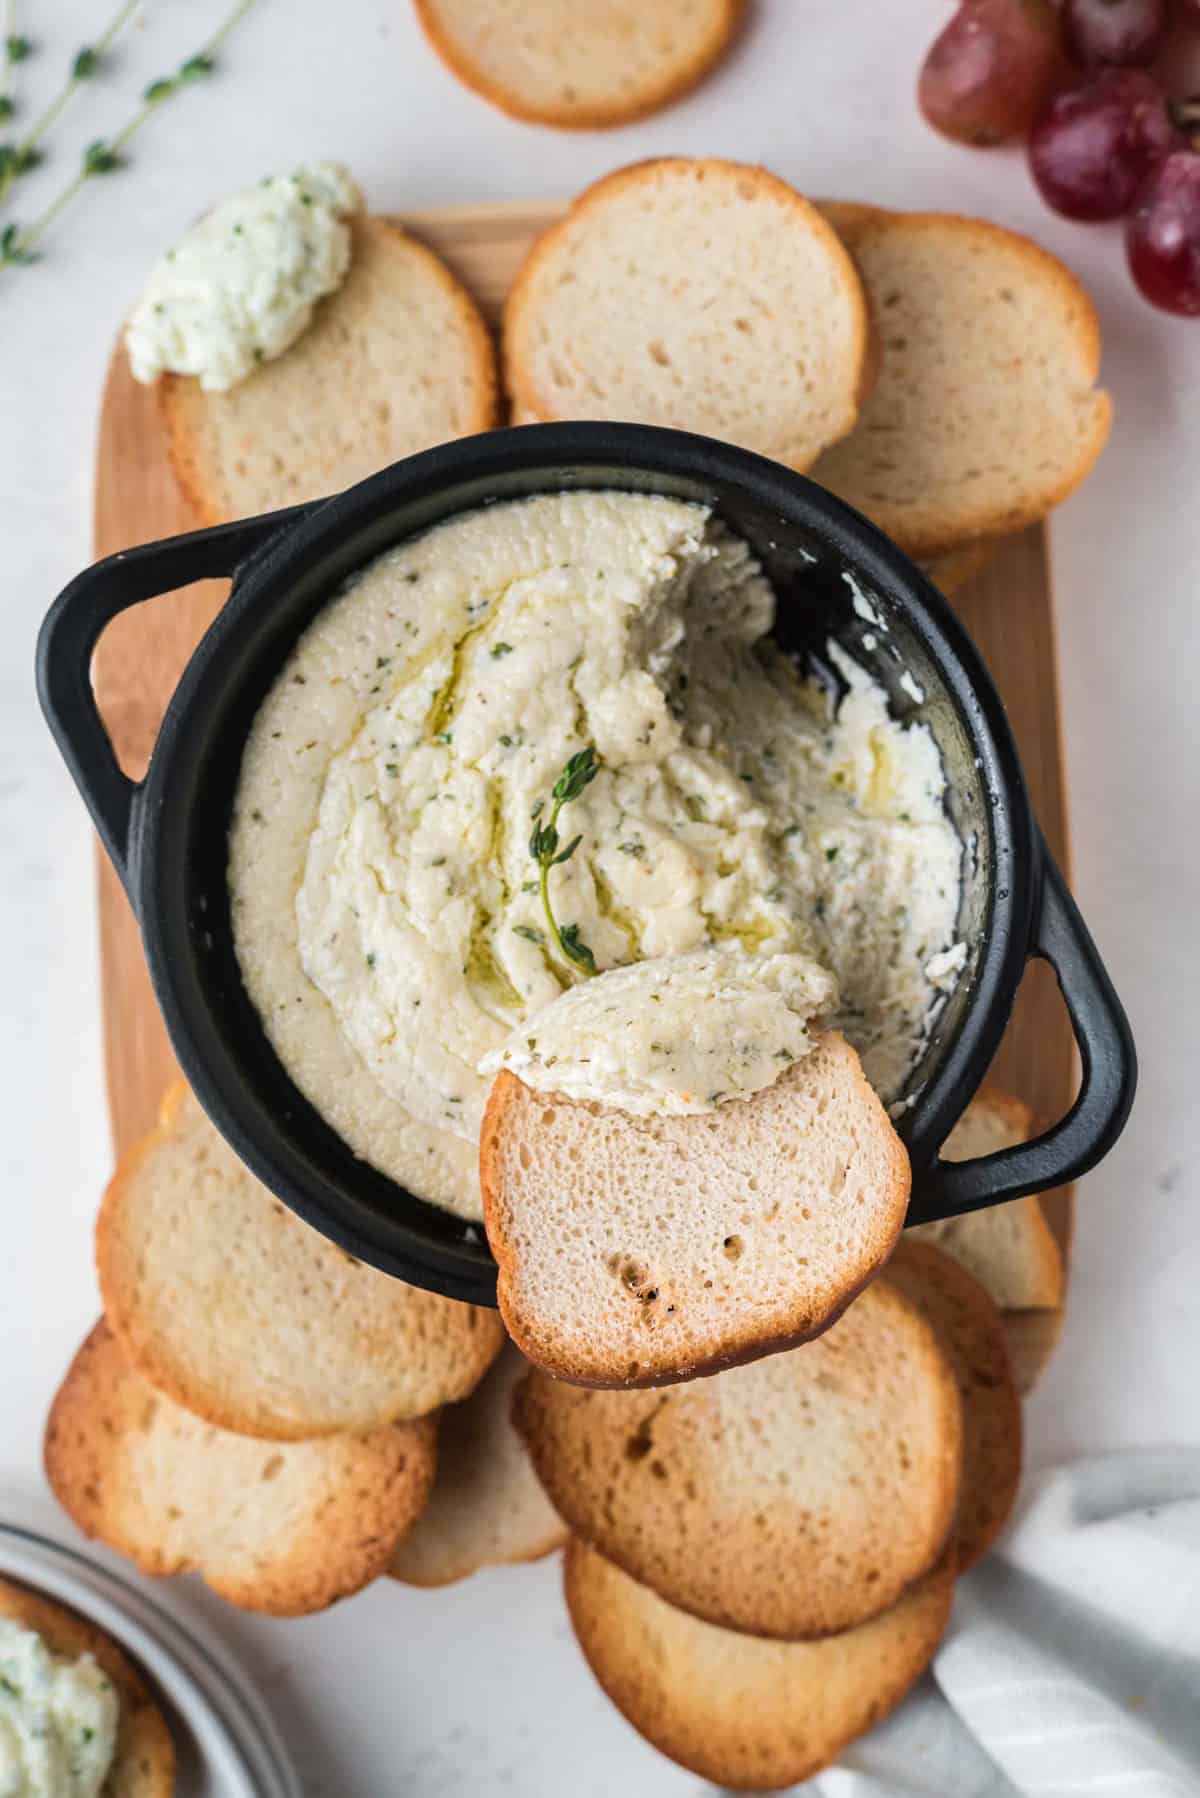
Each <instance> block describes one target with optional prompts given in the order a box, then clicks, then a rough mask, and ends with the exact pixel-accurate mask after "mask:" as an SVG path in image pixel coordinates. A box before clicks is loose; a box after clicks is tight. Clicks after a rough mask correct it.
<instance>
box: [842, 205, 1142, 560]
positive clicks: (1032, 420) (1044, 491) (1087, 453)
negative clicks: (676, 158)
mask: <svg viewBox="0 0 1200 1798" xmlns="http://www.w3.org/2000/svg"><path fill="white" fill-rule="evenodd" d="M834 216H835V218H836V219H837V222H838V226H839V229H840V230H841V231H842V233H843V234H844V237H845V241H846V243H847V245H848V247H849V248H850V250H851V251H852V252H853V255H854V258H855V261H856V263H857V266H858V269H859V272H860V273H861V275H862V278H863V281H864V282H865V284H866V288H867V292H868V295H869V296H870V301H871V306H872V310H873V312H874V316H875V319H876V322H877V326H878V330H879V335H880V350H881V362H880V370H879V376H878V379H877V381H876V383H875V386H874V388H873V390H872V392H871V394H870V396H869V398H868V399H867V401H866V402H865V404H864V407H863V411H862V416H861V418H860V419H859V421H858V424H857V425H856V426H855V428H854V430H853V431H852V432H851V434H850V435H849V436H847V437H846V438H845V439H844V440H843V441H842V442H840V443H838V444H836V445H835V446H833V447H832V448H830V449H828V450H827V451H826V453H825V454H824V455H823V456H822V457H821V459H820V461H819V462H818V463H817V464H816V465H815V466H814V467H813V469H812V476H813V479H814V480H816V481H819V482H820V483H821V485H822V486H824V487H828V488H829V489H830V491H831V492H833V493H836V494H837V495H838V496H839V497H840V498H842V499H844V500H847V501H848V502H849V503H850V504H851V505H852V506H855V507H857V508H858V510H859V511H860V512H865V513H866V514H867V516H868V517H869V518H871V519H873V520H874V522H875V523H876V524H877V525H879V526H880V527H881V528H882V529H883V530H884V531H886V532H887V534H888V535H889V536H890V537H892V538H894V539H895V541H896V542H897V543H899V544H900V546H901V547H902V548H903V549H906V550H908V551H909V553H910V554H913V555H933V554H936V553H938V552H940V551H942V550H946V549H950V548H953V547H956V546H959V545H961V544H963V543H964V542H966V541H967V540H969V539H972V538H974V537H979V536H995V535H999V534H1001V533H1003V532H1006V531H1014V530H1018V529H1020V528H1021V526H1023V525H1026V524H1029V523H1031V522H1033V521H1034V520H1035V519H1039V518H1043V517H1045V515H1046V513H1047V512H1049V511H1050V510H1051V508H1052V507H1054V506H1056V505H1058V504H1059V502H1060V501H1061V500H1064V499H1065V498H1066V497H1067V495H1068V494H1069V493H1071V492H1072V491H1073V490H1074V488H1075V487H1077V486H1078V485H1079V483H1080V481H1082V480H1083V478H1084V476H1085V475H1087V474H1088V473H1089V471H1090V470H1091V468H1092V466H1093V465H1094V463H1095V461H1096V458H1097V456H1098V455H1099V454H1100V451H1101V450H1102V449H1103V447H1104V444H1105V442H1106V440H1107V437H1108V432H1109V426H1110V422H1111V405H1110V402H1109V398H1108V395H1107V394H1106V393H1104V392H1102V391H1100V390H1098V389H1097V387H1096V385H1095V383H1096V377H1097V374H1098V371H1099V364H1100V327H1099V322H1098V320H1097V317H1096V312H1095V308H1094V307H1093V305H1092V302H1091V300H1090V299H1089V298H1088V295H1087V293H1086V292H1085V291H1084V289H1083V287H1082V286H1081V285H1080V283H1079V282H1078V281H1077V280H1076V279H1075V276H1074V275H1072V274H1071V272H1070V271H1069V270H1068V269H1067V268H1065V267H1064V266H1063V264H1062V263H1061V262H1059V261H1058V260H1057V259H1056V258H1055V257H1053V256H1051V255H1049V254H1048V253H1047V252H1046V251H1045V250H1043V249H1041V248H1039V246H1038V245H1037V244H1035V243H1033V242H1032V241H1031V240H1030V239H1029V238H1027V237H1021V236H1019V235H1018V234H1017V233H1016V232H1013V231H1006V230H1003V229H1002V228H1001V227H1000V226H998V225H992V224H987V223H985V222H984V221H983V220H981V219H970V218H960V217H958V216H956V215H954V214H950V213H916V212H914V213H886V212H881V211H878V210H877V209H874V208H871V209H866V210H860V209H858V208H851V207H842V208H838V209H836V210H835V213H834Z"/></svg>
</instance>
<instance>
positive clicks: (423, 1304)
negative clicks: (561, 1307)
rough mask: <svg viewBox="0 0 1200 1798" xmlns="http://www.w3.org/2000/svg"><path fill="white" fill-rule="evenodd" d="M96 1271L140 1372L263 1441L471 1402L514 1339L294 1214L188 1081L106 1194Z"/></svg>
mask: <svg viewBox="0 0 1200 1798" xmlns="http://www.w3.org/2000/svg"><path fill="white" fill-rule="evenodd" d="M230 1241H236V1243H237V1244H238V1253H237V1256H236V1258H232V1259H231V1258H230V1256H229V1255H228V1254H227V1250H226V1245H227V1244H228V1243H229V1242H230ZM96 1268H97V1272H98V1275H99V1280H100V1292H101V1296H102V1298H103V1301H104V1309H105V1316H106V1318H107V1321H108V1323H109V1326H110V1328H111V1329H112V1330H113V1332H114V1334H115V1335H116V1337H117V1339H118V1340H119V1342H120V1344H121V1347H122V1350H123V1352H124V1354H125V1356H126V1358H127V1360H129V1361H130V1362H131V1364H132V1365H133V1366H134V1367H135V1368H136V1369H137V1371H138V1372H139V1373H140V1374H141V1375H142V1376H143V1377H144V1378H145V1379H147V1380H149V1381H150V1382H151V1384H152V1385H154V1386H155V1387H157V1388H158V1390H159V1391H160V1392H163V1393H165V1394H166V1395H167V1397H168V1398H171V1399H174V1400H175V1402H176V1403H177V1404H180V1405H184V1406H186V1407H187V1409H188V1410H189V1411H192V1412H193V1413H194V1414H195V1415H196V1416H197V1417H202V1418H204V1419H206V1421H207V1422H209V1423H213V1424H216V1425H218V1426H219V1427H220V1428H221V1429H224V1430H233V1431H236V1432H237V1433H239V1434H241V1435H245V1436H258V1437H261V1438H262V1439H263V1440H264V1441H275V1442H308V1441H312V1440H313V1439H315V1438H317V1437H320V1436H336V1435H340V1434H341V1433H343V1432H344V1431H347V1430H349V1431H369V1430H375V1429H378V1428H380V1427H382V1426H383V1425H384V1424H388V1423H394V1422H397V1421H401V1420H403V1419H405V1418H410V1417H415V1416H422V1415H425V1414H427V1413H429V1412H432V1411H435V1410H437V1409H438V1407H439V1406H441V1405H443V1404H449V1403H453V1402H454V1401H455V1400H458V1399H461V1398H465V1397H466V1395H467V1394H468V1393H469V1392H470V1391H471V1390H472V1389H473V1387H474V1386H475V1385H476V1384H477V1382H478V1381H479V1380H480V1379H482V1377H483V1375H484V1373H485V1372H486V1371H487V1369H488V1367H489V1366H490V1365H491V1363H492V1362H493V1361H494V1360H495V1358H496V1356H497V1355H498V1354H499V1352H500V1349H501V1347H502V1346H503V1342H504V1331H503V1329H502V1327H501V1324H500V1321H499V1319H498V1318H497V1316H496V1314H495V1312H494V1311H492V1310H491V1309H490V1308H487V1307H480V1306H474V1305H463V1304H459V1303H458V1302H457V1301H456V1300H453V1299H447V1298H444V1297H442V1296H441V1295H440V1294H438V1293H432V1292H424V1291H422V1290H421V1289H420V1288H418V1287H413V1286H408V1285H405V1284H404V1282H403V1281H400V1280H394V1279H392V1278H390V1277H389V1276H388V1275H387V1274H383V1273H380V1272H379V1271H378V1269H376V1268H371V1267H368V1266H366V1265H365V1264H363V1263H361V1262H356V1261H355V1260H354V1259H353V1258H352V1257H351V1256H349V1255H347V1254H346V1253H345V1252H344V1251H343V1250H342V1249H340V1248H338V1247H337V1246H336V1245H335V1244H333V1243H331V1242H328V1241H327V1240H326V1239H325V1238H324V1237H323V1236H321V1235H320V1234H319V1233H318V1232H317V1231H315V1230H313V1229H312V1228H311V1227H310V1226H309V1225H308V1224H306V1223H304V1222H303V1221H302V1220H301V1219H299V1218H297V1217H294V1216H293V1215H292V1214H291V1213H290V1212H288V1211H287V1210H286V1208H285V1207H284V1206H282V1205H281V1204H279V1202H278V1201H277V1200H276V1199H275V1198H274V1197H273V1196H272V1195H271V1194H270V1193H269V1192H268V1191H267V1189H266V1188H265V1187H264V1186H262V1185H261V1184H260V1183H259V1182H258V1181H257V1180H255V1179H254V1178H253V1176H252V1175H250V1174H249V1173H248V1171H247V1170H246V1169H245V1168H244V1167H243V1166H242V1164H241V1162H240V1161H239V1160H238V1158H237V1156H236V1155H235V1154H234V1153H233V1151H232V1149H230V1148H229V1147H228V1145H227V1144H226V1143H225V1142H224V1141H223V1140H222V1139H221V1137H220V1136H219V1135H218V1134H217V1132H216V1130H215V1129H214V1128H213V1126H212V1125H211V1124H210V1123H209V1122H208V1120H207V1119H206V1118H205V1116H204V1114H203V1112H202V1111H201V1109H200V1107H199V1105H198V1104H197V1102H196V1100H195V1099H194V1098H193V1097H192V1095H191V1093H190V1092H189V1091H188V1089H187V1087H186V1086H185V1085H184V1083H183V1082H182V1081H179V1082H177V1083H176V1085H175V1086H174V1087H172V1088H171V1090H170V1091H169V1092H168V1093H167V1095H166V1097H165V1099H164V1101H163V1105H162V1109H161V1113H160V1117H159V1123H158V1127H157V1129H156V1130H154V1131H152V1132H151V1134H150V1135H149V1136H148V1137H146V1138H144V1139H143V1140H142V1141H141V1142H140V1143H137V1144H136V1145H135V1146H134V1147H133V1148H132V1149H131V1150H130V1151H129V1152H128V1153H127V1154H126V1155H124V1156H123V1157H122V1159H121V1162H120V1165H119V1166H118V1168H117V1171H116V1173H115V1175H114V1176H113V1179H112V1181H111V1183H110V1185H109V1187H108V1190H107V1192H106V1193H105V1195H104V1199H103V1202H102V1203H101V1207H100V1214H99V1217H98V1219H97V1223H96Z"/></svg>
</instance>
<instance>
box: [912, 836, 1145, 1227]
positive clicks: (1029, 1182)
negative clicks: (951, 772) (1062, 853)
mask: <svg viewBox="0 0 1200 1798" xmlns="http://www.w3.org/2000/svg"><path fill="white" fill-rule="evenodd" d="M1041 854H1042V871H1041V889H1040V894H1039V897H1038V901H1037V909H1036V913H1035V917H1034V925H1033V931H1032V937H1031V942H1030V954H1031V955H1034V956H1037V957H1039V958H1040V959H1041V960H1044V961H1048V962H1049V963H1050V965H1051V967H1052V968H1053V969H1054V972H1055V973H1056V974H1057V976H1058V984H1059V987H1060V988H1061V990H1062V995H1063V998H1064V999H1065V1001H1066V1005H1067V1010H1068V1012H1069V1013H1070V1015H1071V1024H1072V1027H1073V1029H1074V1031H1075V1041H1076V1042H1077V1043H1078V1045H1079V1057H1080V1060H1081V1062H1082V1064H1083V1080H1082V1083H1081V1085H1080V1088H1079V1096H1078V1098H1077V1099H1076V1100H1075V1103H1074V1105H1072V1107H1071V1109H1070V1111H1068V1113H1067V1115H1066V1116H1065V1117H1064V1118H1062V1119H1061V1120H1060V1122H1059V1123H1057V1124H1055V1125H1054V1126H1053V1127H1052V1128H1051V1129H1049V1130H1047V1131H1046V1132H1045V1134H1044V1135H1042V1136H1035V1137H1034V1139H1033V1141H1032V1142H1026V1143H1020V1144H1018V1145H1017V1147H1016V1148H1012V1149H1001V1150H1000V1151H999V1153H998V1154H995V1155H985V1156H983V1157H981V1158H980V1159H979V1160H977V1161H935V1162H934V1164H933V1166H932V1167H931V1168H930V1169H929V1170H928V1171H927V1172H926V1173H925V1174H922V1175H921V1176H920V1177H919V1178H917V1179H914V1182H913V1198H912V1203H911V1204H910V1206H909V1210H908V1219H907V1221H908V1222H909V1223H910V1224H921V1223H925V1222H927V1221H928V1220H930V1219H932V1218H939V1217H953V1216H956V1215H957V1214H958V1213H959V1212H963V1211H976V1210H978V1208H979V1207H980V1206H981V1205H995V1204H997V1203H999V1201H1000V1200H1002V1199H1019V1198H1021V1197H1023V1196H1024V1194H1025V1193H1029V1192H1044V1191H1046V1190H1048V1189H1049V1188H1050V1187H1053V1186H1063V1185H1065V1184H1066V1183H1067V1182H1068V1181H1070V1180H1075V1179H1077V1178H1078V1177H1079V1175H1080V1174H1086V1173H1087V1171H1088V1169H1089V1168H1091V1167H1095V1165H1096V1163H1097V1162H1098V1161H1099V1160H1101V1159H1102V1157H1103V1156H1105V1155H1106V1154H1107V1153H1108V1151H1109V1149H1110V1148H1111V1147H1112V1145H1113V1143H1114V1142H1115V1141H1116V1139H1117V1137H1118V1136H1119V1135H1120V1134H1121V1130H1122V1128H1123V1126H1124V1123H1125V1119H1126V1118H1127V1117H1128V1116H1129V1108H1130V1106H1131V1105H1132V1104H1133V1093H1134V1088H1135V1086H1136V1085H1137V1056H1136V1054H1135V1051H1134V1047H1133V1037H1132V1035H1131V1034H1130V1030H1129V1023H1128V1020H1127V1019H1126V1017H1125V1013H1124V1011H1123V1010H1122V1009H1121V1002H1120V1000H1119V999H1118V998H1117V995H1116V993H1115V992H1114V991H1113V988H1112V982H1111V981H1110V980H1109V978H1108V975H1107V974H1106V973H1105V971H1104V966H1103V964H1102V962H1101V960H1100V957H1099V955H1098V954H1097V953H1096V946H1095V944H1094V943H1093V942H1092V939H1091V937H1090V936H1089V935H1088V930H1087V925H1086V924H1085V923H1084V921H1083V919H1082V918H1081V917H1080V915H1079V912H1078V910H1077V909H1076V906H1075V901H1074V900H1073V899H1072V897H1071V895H1070V893H1069V892H1068V891H1067V887H1066V882H1065V881H1064V880H1063V877H1062V875H1061V874H1060V873H1059V871H1058V868H1057V866H1056V865H1055V862H1054V859H1053V857H1052V856H1051V854H1050V851H1049V850H1048V849H1047V848H1046V846H1045V844H1044V843H1043V844H1042V845H1041Z"/></svg>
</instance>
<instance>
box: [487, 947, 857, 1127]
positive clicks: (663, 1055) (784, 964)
mask: <svg viewBox="0 0 1200 1798" xmlns="http://www.w3.org/2000/svg"><path fill="white" fill-rule="evenodd" d="M836 997H837V982H836V981H835V980H834V978H833V976H832V975H831V974H829V973H828V972H827V971H826V970H825V969H824V968H822V967H819V966H818V964H817V963H816V962H815V961H810V960H809V958H808V956H806V955H788V954H783V955H772V954H770V953H769V952H766V951H764V952H763V953H762V954H759V955H750V954H748V953H747V952H746V950H744V949H742V948H741V947H740V946H739V945H737V944H735V943H722V944H718V945H717V946H715V947H714V948H710V949H692V950H689V951H688V952H687V954H685V955H664V956H660V957H658V958H656V959H655V960H653V961H638V962H632V963H631V964H630V965H629V966H628V967H624V968H613V969H612V970H611V971H610V972H609V973H607V974H602V975H600V976H599V977H598V978H596V979H594V980H585V981H584V982H583V983H582V984H581V985H579V986H573V987H570V988H568V990H567V991H566V992H565V993H563V994H561V995H560V997H559V998H557V999H552V1000H551V1001H550V1004H549V1005H548V1006H546V1007H545V1009H544V1010H542V1011H538V1012H535V1013H534V1014H533V1016H532V1017H531V1018H528V1019H526V1021H525V1022H524V1023H523V1024H519V1025H518V1026H517V1028H516V1030H515V1031H514V1032H513V1034H512V1035H511V1036H510V1037H509V1040H508V1042H507V1043H506V1044H505V1046H504V1047H503V1048H502V1049H497V1050H493V1051H492V1053H491V1054H490V1055H487V1056H485V1057H484V1059H483V1062H482V1063H481V1067H482V1071H483V1072H484V1073H485V1074H495V1073H498V1072H499V1071H500V1069H501V1068H508V1069H509V1070H510V1071H511V1072H512V1073H514V1074H516V1075H518V1076H519V1077H520V1079H521V1080H523V1081H524V1082H525V1085H526V1086H532V1087H534V1088H535V1089H536V1090H537V1091H539V1092H559V1093H565V1094H566V1096H567V1097H568V1098H569V1099H596V1100H599V1101H600V1102H601V1103H602V1104H605V1105H610V1106H614V1107H616V1108H617V1109H618V1110H620V1111H626V1112H629V1113H630V1114H631V1115H632V1116H634V1117H650V1116H652V1115H655V1114H662V1113H666V1114H668V1115H672V1116H676V1117H680V1116H684V1115H687V1114H689V1113H690V1114H694V1113H696V1112H702V1111H712V1110H714V1109H715V1108H716V1106H718V1105H720V1104H722V1103H723V1102H724V1101H725V1100H726V1099H746V1098H749V1096H750V1094H751V1093H756V1092H761V1091H762V1089H763V1087H765V1086H772V1085H774V1083H775V1081H776V1080H778V1078H779V1076H780V1074H782V1072H783V1070H784V1069H785V1068H788V1067H790V1066H791V1065H792V1063H793V1062H794V1061H800V1060H801V1059H802V1058H803V1057H804V1056H805V1055H807V1054H808V1052H809V1050H810V1049H811V1048H812V1038H811V1037H810V1035H809V1032H808V1025H809V1022H810V1021H811V1020H812V1019H813V1018H814V1017H817V1016H819V1015H822V1014H826V1013H828V1012H829V1011H831V1010H832V1008H833V1005H834V1001H835V999H836Z"/></svg>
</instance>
